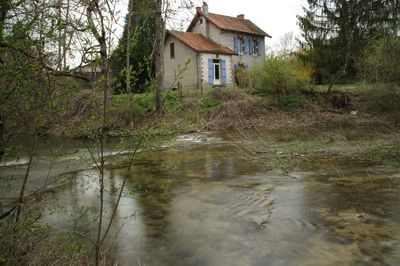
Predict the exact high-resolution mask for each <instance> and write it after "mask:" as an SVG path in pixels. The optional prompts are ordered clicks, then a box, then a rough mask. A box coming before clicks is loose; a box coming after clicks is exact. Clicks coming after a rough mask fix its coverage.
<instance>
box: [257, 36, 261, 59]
mask: <svg viewBox="0 0 400 266" xmlns="http://www.w3.org/2000/svg"><path fill="white" fill-rule="evenodd" d="M257 45H258V55H259V56H261V43H260V42H259V41H258V40H257Z"/></svg>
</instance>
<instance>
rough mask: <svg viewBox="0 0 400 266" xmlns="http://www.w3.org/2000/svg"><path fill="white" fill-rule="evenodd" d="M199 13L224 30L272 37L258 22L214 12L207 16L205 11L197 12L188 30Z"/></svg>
mask: <svg viewBox="0 0 400 266" xmlns="http://www.w3.org/2000/svg"><path fill="white" fill-rule="evenodd" d="M199 15H204V16H205V17H206V19H207V20H208V21H210V22H211V23H213V24H214V25H215V26H217V27H218V28H220V29H223V30H228V31H236V32H243V33H249V34H254V35H260V36H264V37H271V36H270V35H269V34H267V33H266V32H265V31H263V30H262V29H260V28H259V27H258V26H257V25H256V24H254V23H253V22H251V21H250V20H248V19H243V18H237V17H230V16H224V15H219V14H214V13H208V15H207V16H206V15H205V14H204V13H203V12H200V13H197V15H196V16H195V18H194V19H193V21H192V23H191V24H190V26H189V28H188V31H191V30H192V28H193V26H194V22H195V21H196V20H197V19H196V18H197V17H198V16H199Z"/></svg>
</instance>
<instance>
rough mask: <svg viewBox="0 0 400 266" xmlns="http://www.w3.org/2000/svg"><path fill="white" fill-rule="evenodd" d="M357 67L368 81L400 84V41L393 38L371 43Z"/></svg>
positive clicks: (362, 76)
mask: <svg viewBox="0 0 400 266" xmlns="http://www.w3.org/2000/svg"><path fill="white" fill-rule="evenodd" d="M357 65H358V69H359V71H360V75H361V78H363V79H365V80H367V81H372V82H400V40H399V39H398V38H397V37H391V38H384V39H380V40H375V41H373V42H371V43H370V44H369V46H367V48H366V50H365V52H364V54H363V56H362V57H361V58H360V59H359V62H358V64H357Z"/></svg>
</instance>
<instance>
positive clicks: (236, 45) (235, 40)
mask: <svg viewBox="0 0 400 266" xmlns="http://www.w3.org/2000/svg"><path fill="white" fill-rule="evenodd" d="M233 51H234V52H235V53H236V54H237V53H239V43H238V36H237V35H235V36H233Z"/></svg>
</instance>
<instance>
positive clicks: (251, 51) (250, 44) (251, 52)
mask: <svg viewBox="0 0 400 266" xmlns="http://www.w3.org/2000/svg"><path fill="white" fill-rule="evenodd" d="M249 54H250V55H252V54H254V51H253V39H252V38H251V37H250V38H249Z"/></svg>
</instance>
